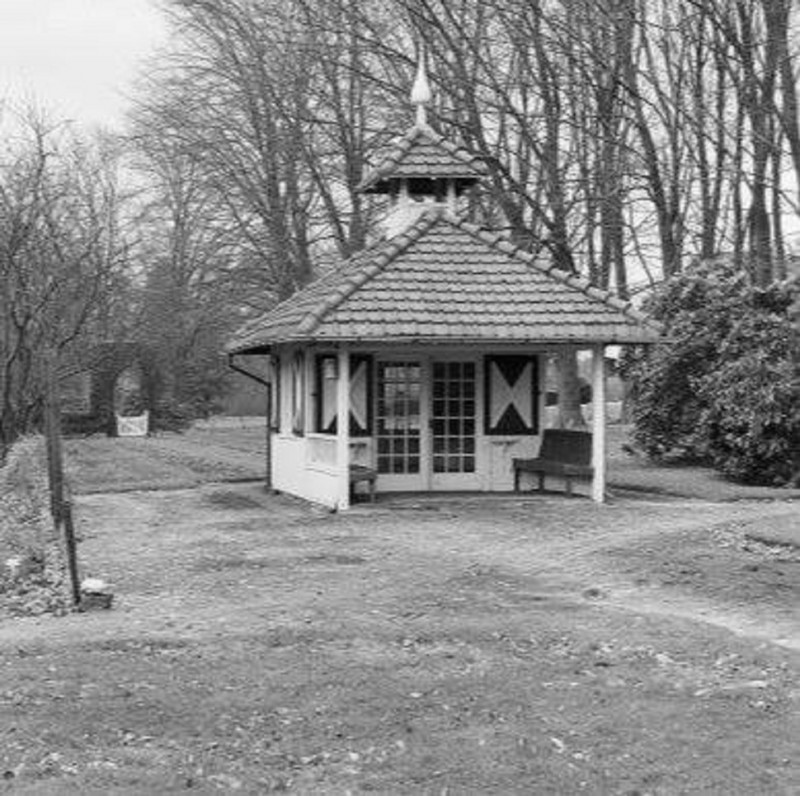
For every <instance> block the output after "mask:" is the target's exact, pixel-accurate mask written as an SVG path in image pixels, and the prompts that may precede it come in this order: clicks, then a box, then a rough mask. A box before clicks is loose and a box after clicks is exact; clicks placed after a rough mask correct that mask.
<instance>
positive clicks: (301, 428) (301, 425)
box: [291, 351, 306, 436]
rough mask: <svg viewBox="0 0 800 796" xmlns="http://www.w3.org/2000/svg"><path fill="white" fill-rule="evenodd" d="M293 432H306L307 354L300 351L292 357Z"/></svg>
mask: <svg viewBox="0 0 800 796" xmlns="http://www.w3.org/2000/svg"><path fill="white" fill-rule="evenodd" d="M291 380H292V384H291V387H292V433H294V434H297V435H298V436H302V435H303V434H304V433H305V394H306V390H305V385H306V379H305V356H304V355H303V352H302V351H298V352H297V353H296V354H295V355H294V357H292V368H291Z"/></svg>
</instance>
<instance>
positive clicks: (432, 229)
mask: <svg viewBox="0 0 800 796" xmlns="http://www.w3.org/2000/svg"><path fill="white" fill-rule="evenodd" d="M659 331H660V327H659V325H658V324H656V323H654V322H653V321H650V320H648V319H647V318H646V316H644V315H643V314H642V313H640V312H638V311H636V310H635V309H633V308H632V307H631V305H630V304H629V303H627V302H624V301H622V300H620V299H619V298H617V297H616V296H614V295H613V294H611V293H610V292H608V291H604V290H600V289H598V288H596V287H594V286H592V285H591V283H590V282H589V281H588V280H586V279H585V278H583V277H580V276H577V275H575V274H570V273H567V272H564V271H560V270H558V269H556V268H555V267H554V266H553V264H552V262H551V261H550V260H548V259H543V258H536V257H534V256H533V255H531V254H530V253H528V252H525V251H523V250H521V249H519V248H517V247H515V246H514V245H513V244H512V243H511V242H510V240H509V239H508V237H507V236H504V235H501V234H498V233H491V232H487V231H486V230H484V229H482V228H480V227H478V226H476V225H475V224H472V223H469V222H467V221H465V220H464V219H461V218H458V217H456V216H453V215H451V214H449V213H448V212H446V211H444V210H440V209H435V210H431V211H428V212H427V213H425V214H424V215H423V216H422V217H421V218H420V219H419V220H418V221H417V222H416V223H415V224H414V225H413V226H412V227H410V228H409V229H408V230H407V231H406V232H405V233H403V234H401V235H399V236H397V237H395V238H393V239H391V240H389V241H383V242H381V243H380V244H378V245H376V246H373V247H371V248H368V249H366V250H364V251H362V252H359V253H358V254H356V255H355V256H354V257H352V258H351V259H349V260H347V261H346V262H344V263H343V264H342V265H341V266H340V267H338V268H337V269H335V270H333V271H331V272H330V273H328V274H326V275H325V276H323V277H321V278H320V279H318V280H316V281H315V282H313V283H311V284H310V285H308V286H307V287H306V288H305V289H303V290H301V291H299V292H298V293H296V294H295V295H294V296H292V297H291V298H289V299H287V300H286V301H284V302H283V303H282V304H280V305H278V306H277V307H275V309H273V310H272V311H271V312H268V313H266V314H265V315H264V316H262V317H261V318H259V319H257V320H255V321H253V322H251V323H249V324H247V325H246V326H245V327H244V328H243V329H242V330H241V331H240V332H239V333H238V334H237V335H236V336H235V338H234V339H233V340H232V341H231V343H230V345H229V346H228V349H227V350H228V352H229V353H248V352H249V353H256V352H264V351H268V350H269V349H271V348H272V346H274V345H276V344H282V343H292V342H297V343H310V342H330V343H336V342H351V343H373V344H398V343H400V344H407V343H426V344H427V343H436V344H442V343H452V344H456V343H457V344H504V345H514V344H559V343H570V344H592V343H606V344H613V343H646V342H654V341H655V340H656V339H658V336H659Z"/></svg>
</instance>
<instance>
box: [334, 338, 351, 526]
mask: <svg viewBox="0 0 800 796" xmlns="http://www.w3.org/2000/svg"><path fill="white" fill-rule="evenodd" d="M338 366H339V367H338V371H339V379H338V381H337V382H336V469H337V474H338V481H339V488H338V490H337V491H338V499H337V502H336V508H337V509H338V510H339V511H342V510H343V509H347V508H350V351H349V349H348V347H347V346H346V345H343V346H342V347H341V348H340V349H339V359H338Z"/></svg>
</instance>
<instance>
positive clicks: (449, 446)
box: [431, 362, 476, 473]
mask: <svg viewBox="0 0 800 796" xmlns="http://www.w3.org/2000/svg"><path fill="white" fill-rule="evenodd" d="M433 395H434V397H435V400H434V401H432V407H431V408H432V414H433V417H432V424H431V425H432V428H433V435H434V436H433V453H434V457H433V471H434V473H474V472H475V411H476V410H475V364H474V363H473V362H446V363H441V362H437V363H434V366H433ZM444 398H446V400H442V399H444Z"/></svg>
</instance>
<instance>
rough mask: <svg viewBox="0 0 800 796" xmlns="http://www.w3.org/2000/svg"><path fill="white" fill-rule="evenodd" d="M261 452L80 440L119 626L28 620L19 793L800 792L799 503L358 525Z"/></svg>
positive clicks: (76, 445)
mask: <svg viewBox="0 0 800 796" xmlns="http://www.w3.org/2000/svg"><path fill="white" fill-rule="evenodd" d="M260 435H261V432H260V431H259V430H258V429H246V428H242V429H228V430H227V431H226V432H223V431H222V430H220V429H216V430H215V429H208V430H203V431H196V432H193V433H192V434H190V435H189V436H188V437H184V438H173V437H161V438H155V439H148V440H135V441H133V440H124V441H107V440H80V441H74V442H70V443H69V445H68V453H69V458H70V462H71V467H72V472H73V480H74V487H75V491H76V493H77V498H76V503H77V517H78V525H79V530H80V533H81V535H82V537H83V539H82V542H81V544H80V551H79V552H80V557H81V562H82V567H83V569H84V572H85V574H92V575H98V576H102V577H104V578H107V579H109V580H110V581H111V582H112V583H113V586H114V591H115V595H116V597H115V605H114V608H113V609H112V610H111V611H105V612H91V613H85V614H73V615H70V616H67V617H64V618H56V617H39V618H36V619H10V618H6V619H3V618H2V617H0V672H2V675H1V676H0V775H2V778H0V792H1V791H3V789H4V788H5V789H6V790H8V792H14V793H47V794H51V793H59V794H60V793H65V792H66V793H69V792H76V793H104V794H105V793H171V792H176V791H181V790H194V791H196V792H199V793H212V792H243V793H264V792H271V791H290V792H298V793H337V794H342V793H347V792H352V793H355V792H358V791H373V792H377V793H431V794H445V793H448V794H457V793H537V794H540V793H542V794H546V793H558V794H564V793H598V794H628V795H629V796H633V794H673V793H720V794H748V795H749V794H790V793H797V792H798V791H800V769H799V768H798V762H797V761H798V754H797V752H798V742H797V740H796V739H797V738H798V737H800V721H798V701H799V700H800V689H798V687H797V673H798V668H799V664H800V631H799V630H798V611H797V606H798V605H800V578H798V558H799V557H798V551H797V549H796V548H793V547H791V546H774V545H766V544H763V543H762V542H759V541H757V540H756V539H755V535H756V531H758V530H763V529H765V528H769V527H771V526H773V525H774V526H787V527H788V526H790V525H791V524H792V522H793V521H794V520H795V519H796V518H797V504H796V502H793V501H792V500H789V499H786V498H790V497H791V496H792V495H791V493H788V492H785V491H777V490H773V491H772V494H771V495H770V499H769V500H763V499H760V500H755V499H752V498H749V497H747V496H745V497H746V499H738V500H734V499H729V498H733V497H737V495H733V496H729V495H727V494H724V495H722V496H721V498H722V499H714V500H710V499H708V498H709V496H712V497H713V496H714V495H715V494H716V492H715V490H716V489H718V486H717V482H716V481H715V480H714V479H713V478H712V479H711V480H710V481H709V480H708V478H709V477H708V474H705V478H706V481H707V483H706V485H705V487H702V488H701V487H698V486H697V484H698V481H699V480H701V479H700V476H698V475H697V474H694V475H692V476H691V477H690V478H689V481H690V483H691V484H692V488H693V489H695V490H697V489H703V490H705V491H704V492H702V494H701V495H700V496H699V497H686V496H685V495H684V496H681V493H680V491H679V490H678V489H677V488H676V486H675V485H676V483H678V484H679V482H680V481H681V478H682V476H681V477H677V476H675V475H674V474H671V473H667V474H665V475H664V476H663V477H661V478H659V477H658V476H657V475H656V474H653V473H651V472H650V470H649V467H647V468H636V467H634V466H632V465H631V463H630V461H629V460H627V459H624V458H622V457H620V458H619V462H618V463H617V464H615V456H612V462H611V466H612V482H613V481H614V480H615V479H619V480H618V483H619V484H620V485H621V486H620V487H618V488H617V489H616V491H614V490H613V489H612V492H613V493H614V494H613V497H612V500H611V501H610V502H609V503H608V504H607V505H605V506H596V505H594V504H592V503H591V502H590V501H588V500H583V499H574V500H566V499H564V498H563V497H561V496H558V495H551V494H548V495H545V496H538V495H534V496H527V495H526V496H516V497H476V496H470V497H465V498H453V497H447V496H440V497H436V498H428V499H416V498H407V497H406V498H397V499H395V500H391V501H382V502H379V503H378V504H376V505H374V506H371V505H367V504H362V505H358V506H356V507H354V508H353V510H351V511H350V512H348V513H344V514H340V515H335V514H330V513H328V512H325V511H322V510H320V509H317V508H314V507H313V506H309V505H307V504H304V503H302V502H299V501H295V500H292V499H289V498H287V497H283V496H275V495H268V494H266V493H265V492H264V490H263V488H262V487H261V486H260V485H259V484H258V483H257V482H241V481H240V479H243V478H247V477H252V476H257V475H258V467H259V459H258V457H259V456H260V448H261V446H262V443H261V436H260ZM113 442H123V443H124V448H123V447H121V446H119V445H117V446H116V447H114V446H113V445H112V443H113ZM129 443H136V444H129ZM105 446H108V447H105ZM123 450H124V453H122V454H121V453H120V451H123ZM248 462H249V464H248ZM248 467H249V469H248ZM626 468H627V469H626ZM675 472H677V471H675ZM620 473H624V475H621V474H620ZM648 478H655V480H656V484H655V487H658V488H660V492H652V491H645V489H646V484H644V483H643V479H648ZM631 479H633V480H631ZM670 479H672V480H670ZM667 482H668V483H669V484H671V488H670V489H663V485H664V483H667ZM142 486H144V487H148V488H147V489H141V487H142ZM154 486H158V487H160V488H159V489H157V490H154V489H152V488H151V487H154ZM134 487H139V488H137V489H134ZM724 488H725V489H727V488H728V487H727V485H726V486H725V487H724ZM119 490H124V491H119ZM738 497H741V496H738ZM762 497H763V496H762Z"/></svg>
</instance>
